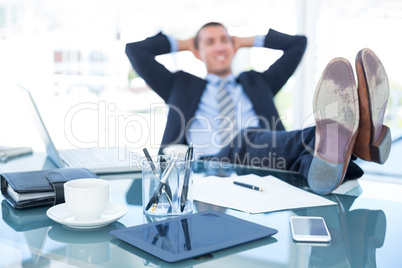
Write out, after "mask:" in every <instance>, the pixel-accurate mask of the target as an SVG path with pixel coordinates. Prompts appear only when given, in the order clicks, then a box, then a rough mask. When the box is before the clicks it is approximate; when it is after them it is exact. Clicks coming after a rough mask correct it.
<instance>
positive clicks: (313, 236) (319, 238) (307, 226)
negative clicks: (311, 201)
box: [290, 216, 331, 243]
mask: <svg viewBox="0 0 402 268" xmlns="http://www.w3.org/2000/svg"><path fill="white" fill-rule="evenodd" d="M290 229H291V231H292V238H293V240H295V241H298V242H325V243H328V242H330V241H331V235H330V234H329V231H328V228H327V225H326V224H325V220H324V219H323V218H321V217H301V216H292V217H290Z"/></svg>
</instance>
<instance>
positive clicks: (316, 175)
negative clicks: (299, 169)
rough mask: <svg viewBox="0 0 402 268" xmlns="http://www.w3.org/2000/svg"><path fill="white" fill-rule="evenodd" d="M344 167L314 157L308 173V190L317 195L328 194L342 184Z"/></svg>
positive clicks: (342, 164)
mask: <svg viewBox="0 0 402 268" xmlns="http://www.w3.org/2000/svg"><path fill="white" fill-rule="evenodd" d="M344 166H345V164H344V163H340V164H335V163H331V162H328V161H326V160H324V159H322V158H320V157H319V156H317V155H315V156H314V158H313V161H312V162H311V165H310V169H309V172H308V179H307V180H308V185H309V187H310V189H311V190H312V191H313V192H315V193H317V194H321V195H326V194H330V193H331V192H332V191H333V190H335V189H336V188H338V186H339V185H340V184H341V183H342V181H343V176H342V173H343V169H344Z"/></svg>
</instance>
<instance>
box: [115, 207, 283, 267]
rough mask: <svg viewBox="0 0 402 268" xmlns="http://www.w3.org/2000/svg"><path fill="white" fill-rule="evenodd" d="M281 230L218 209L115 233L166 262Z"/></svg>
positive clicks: (216, 249)
mask: <svg viewBox="0 0 402 268" xmlns="http://www.w3.org/2000/svg"><path fill="white" fill-rule="evenodd" d="M277 232H278V231H277V230H276V229H272V228H269V227H265V226H262V225H259V224H256V223H252V222H249V221H246V220H242V219H239V218H236V217H234V216H230V215H227V214H224V213H222V212H217V211H205V212H199V213H195V214H190V215H185V216H180V217H176V218H170V219H167V220H163V221H158V222H152V223H148V224H143V225H138V226H133V227H129V228H124V229H119V230H113V231H111V232H110V234H111V235H113V236H115V237H116V238H118V239H120V240H122V241H125V242H127V243H129V244H131V245H133V246H135V247H137V248H139V249H141V250H143V251H145V252H148V253H149V254H151V255H154V256H156V257H158V258H160V259H162V260H164V261H166V262H177V261H181V260H185V259H189V258H194V257H197V256H202V255H205V254H208V253H211V252H214V251H218V250H222V249H225V248H229V247H233V246H237V245H240V244H244V243H247V242H250V241H254V240H257V239H260V238H264V237H268V236H271V235H274V234H276V233H277Z"/></svg>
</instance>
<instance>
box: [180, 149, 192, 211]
mask: <svg viewBox="0 0 402 268" xmlns="http://www.w3.org/2000/svg"><path fill="white" fill-rule="evenodd" d="M193 150H194V149H193V145H190V147H188V149H187V151H186V155H185V156H184V161H185V162H186V167H185V169H186V171H185V174H184V182H183V189H182V191H181V197H180V211H181V212H183V210H184V208H185V207H186V202H187V195H188V183H189V180H190V174H191V159H192V158H193ZM187 162H188V164H187Z"/></svg>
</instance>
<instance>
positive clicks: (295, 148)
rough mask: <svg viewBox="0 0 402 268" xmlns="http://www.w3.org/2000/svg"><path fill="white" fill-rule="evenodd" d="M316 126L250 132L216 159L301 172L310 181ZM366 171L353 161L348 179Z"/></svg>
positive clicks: (243, 134)
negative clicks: (290, 129) (292, 129)
mask: <svg viewBox="0 0 402 268" xmlns="http://www.w3.org/2000/svg"><path fill="white" fill-rule="evenodd" d="M314 144H315V126H313V127H309V128H305V129H301V130H294V131H270V130H267V129H258V128H247V129H244V130H242V131H241V132H239V134H238V135H237V136H236V137H235V138H234V139H233V140H232V141H231V142H230V144H229V145H227V146H226V147H224V148H223V149H222V150H221V151H220V153H219V154H218V155H216V158H218V159H219V160H224V161H228V162H231V163H235V164H238V165H248V166H255V167H263V168H269V169H281V170H289V171H295V172H298V173H299V174H300V175H302V177H304V178H305V179H307V176H308V171H309V168H310V164H311V162H312V160H313V156H314ZM362 175H363V170H362V169H361V168H360V167H359V166H357V165H356V164H355V163H354V162H353V161H350V164H349V166H348V169H347V172H346V175H345V179H356V178H359V177H361V176H362Z"/></svg>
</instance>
